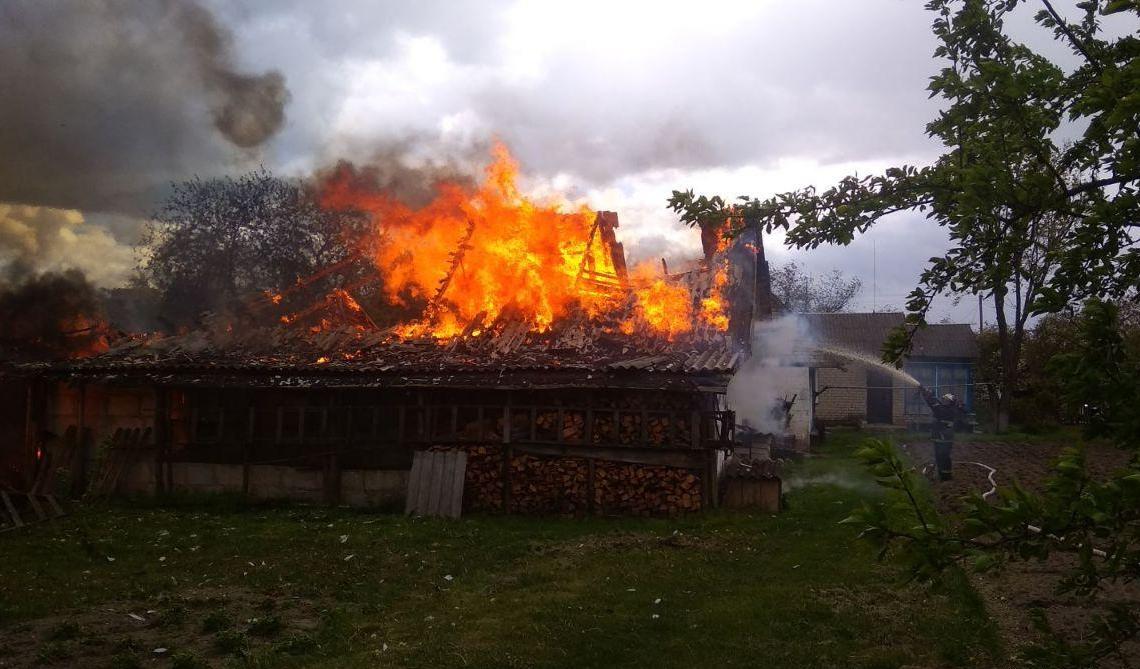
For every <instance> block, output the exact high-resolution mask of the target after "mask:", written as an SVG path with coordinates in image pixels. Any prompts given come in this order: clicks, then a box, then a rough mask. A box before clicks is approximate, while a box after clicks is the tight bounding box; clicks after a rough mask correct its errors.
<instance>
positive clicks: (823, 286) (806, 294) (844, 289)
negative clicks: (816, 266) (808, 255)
mask: <svg viewBox="0 0 1140 669" xmlns="http://www.w3.org/2000/svg"><path fill="white" fill-rule="evenodd" d="M862 288H863V282H862V280H860V279H859V278H858V277H852V278H850V279H848V278H847V277H845V276H844V275H843V273H842V272H840V271H839V270H832V271H831V272H830V273H828V274H824V275H823V276H821V277H815V276H812V275H810V274H808V273H807V272H805V271H804V269H803V268H802V267H800V266H799V265H798V264H797V263H795V262H789V263H788V264H787V265H784V266H782V267H779V268H777V269H776V270H774V271H773V272H772V292H774V293H775V294H776V297H777V298H778V299H779V300H780V301H781V302H782V303H783V305H784V308H785V309H787V310H788V311H792V312H797V313H831V312H836V311H843V310H844V309H846V308H847V305H848V304H850V303H851V300H853V299H854V298H855V296H856V295H858V294H859V291H860V290H862Z"/></svg>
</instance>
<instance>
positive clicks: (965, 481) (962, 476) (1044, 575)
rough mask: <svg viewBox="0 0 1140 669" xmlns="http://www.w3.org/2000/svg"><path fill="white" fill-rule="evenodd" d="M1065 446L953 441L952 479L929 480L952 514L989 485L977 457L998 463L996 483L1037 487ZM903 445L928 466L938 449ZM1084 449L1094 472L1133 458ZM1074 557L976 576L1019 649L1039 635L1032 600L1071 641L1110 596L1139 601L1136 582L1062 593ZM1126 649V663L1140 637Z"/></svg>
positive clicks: (1139, 651)
mask: <svg viewBox="0 0 1140 669" xmlns="http://www.w3.org/2000/svg"><path fill="white" fill-rule="evenodd" d="M1063 448H1064V447H1063V445H1061V444H1047V443H969V442H967V443H956V444H955V445H954V451H953V453H954V478H953V480H951V481H932V483H931V489H932V491H933V493H934V498H935V503H936V504H937V506H938V507H939V509H940V510H942V511H943V512H948V513H955V512H958V511H960V510H961V509H962V499H963V498H964V497H966V496H967V495H968V494H970V493H972V492H979V493H984V492H986V491H988V490H990V489H991V487H992V484H991V483H990V480H989V474H990V472H989V470H987V469H986V468H984V467H982V466H979V465H978V464H974V463H981V464H984V465H988V466H990V467H992V468H994V469H995V470H997V471H996V472H995V473H994V474H993V480H994V482H995V483H996V484H997V486H998V488H999V489H1000V488H1001V487H1003V486H1009V485H1010V484H1011V483H1012V482H1013V481H1017V482H1018V483H1020V484H1021V485H1022V486H1024V487H1026V488H1028V489H1031V490H1040V489H1041V487H1042V486H1043V484H1044V482H1045V480H1046V479H1047V478H1048V476H1049V471H1050V466H1051V464H1052V463H1053V462H1055V461H1056V459H1057V458H1058V457H1059V456H1060V454H1061V451H1062V449H1063ZM903 450H904V452H906V453H908V454H909V455H910V457H911V458H912V460H913V461H914V462H915V464H916V466H918V467H919V468H920V469H921V468H924V467H926V466H927V465H930V467H931V468H932V467H933V465H932V464H931V463H933V461H934V452H933V447H932V445H931V444H930V443H928V442H926V443H913V444H907V445H905V446H904V447H903ZM1086 452H1087V460H1088V467H1089V471H1090V473H1091V474H1092V475H1093V476H1094V477H1095V478H1103V477H1106V476H1108V475H1109V474H1111V473H1112V472H1114V471H1116V470H1118V469H1120V468H1121V467H1123V466H1125V465H1126V464H1127V462H1128V454H1127V453H1126V452H1124V451H1121V450H1118V449H1115V448H1111V447H1109V446H1104V445H1091V446H1089V447H1088V449H1087V451H1086ZM931 478H933V477H931ZM1073 563H1074V561H1073V559H1072V558H1071V557H1069V556H1067V555H1053V556H1050V558H1049V559H1048V560H1045V561H1030V562H1013V563H1010V564H1009V565H1008V566H1007V567H1006V568H1005V569H1003V570H1001V571H1000V572H997V573H993V574H982V575H974V576H973V577H972V578H973V579H974V584H975V587H976V588H977V590H978V591H979V593H980V594H981V595H982V597H983V599H985V600H986V606H987V608H988V609H989V612H990V615H991V616H993V618H994V619H995V621H996V622H997V623H998V625H999V626H1000V627H1001V630H1002V635H1003V637H1004V638H1005V640H1006V642H1007V645H1008V647H1009V648H1011V649H1016V648H1017V647H1019V646H1021V645H1024V644H1025V643H1027V642H1028V641H1029V640H1032V639H1037V638H1038V633H1037V631H1036V630H1035V629H1034V628H1033V626H1032V625H1031V624H1030V621H1029V618H1028V616H1027V615H1026V612H1027V611H1028V610H1029V608H1030V607H1040V608H1041V609H1043V610H1044V611H1045V615H1046V617H1047V618H1048V620H1049V622H1050V623H1051V624H1052V625H1053V627H1054V629H1056V630H1057V631H1058V632H1059V633H1061V634H1062V635H1064V637H1065V638H1067V639H1072V640H1075V639H1079V638H1080V636H1081V634H1082V633H1083V631H1084V630H1085V629H1086V627H1087V625H1088V624H1089V623H1090V622H1091V621H1092V620H1093V618H1094V617H1095V616H1096V615H1098V614H1101V613H1103V611H1104V609H1103V606H1104V605H1105V604H1107V603H1109V602H1124V603H1127V604H1130V605H1133V606H1138V607H1140V588H1137V587H1136V586H1135V585H1133V586H1129V587H1124V586H1122V585H1119V584H1116V585H1111V584H1110V585H1106V586H1105V588H1104V590H1103V592H1102V593H1101V594H1100V595H1099V596H1098V597H1097V598H1096V599H1095V600H1091V601H1090V600H1089V599H1087V598H1083V597H1077V596H1073V595H1059V594H1057V593H1056V591H1055V587H1056V585H1057V583H1058V581H1059V579H1060V576H1061V574H1062V573H1063V572H1064V571H1065V570H1066V569H1068V568H1069V567H1070V566H1071V565H1072V564H1073ZM1126 650H1127V656H1128V661H1129V662H1132V663H1136V662H1137V661H1138V660H1140V644H1133V645H1131V646H1130V647H1129V648H1127V649H1126ZM1105 666H1116V665H1105ZM1123 666H1129V665H1127V664H1125V665H1123Z"/></svg>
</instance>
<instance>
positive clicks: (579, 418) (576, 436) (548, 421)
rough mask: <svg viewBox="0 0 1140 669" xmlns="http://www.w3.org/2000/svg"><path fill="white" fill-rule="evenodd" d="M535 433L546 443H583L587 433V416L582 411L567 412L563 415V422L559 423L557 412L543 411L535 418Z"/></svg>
mask: <svg viewBox="0 0 1140 669" xmlns="http://www.w3.org/2000/svg"><path fill="white" fill-rule="evenodd" d="M534 425H535V432H536V434H537V436H538V438H539V439H542V440H544V441H557V440H558V437H559V436H561V438H562V441H567V442H577V441H582V437H583V435H585V433H586V415H585V414H584V413H582V412H580V411H566V412H563V413H562V422H561V423H559V421H558V412H557V411H543V412H542V413H539V414H538V415H537V416H535V418H534Z"/></svg>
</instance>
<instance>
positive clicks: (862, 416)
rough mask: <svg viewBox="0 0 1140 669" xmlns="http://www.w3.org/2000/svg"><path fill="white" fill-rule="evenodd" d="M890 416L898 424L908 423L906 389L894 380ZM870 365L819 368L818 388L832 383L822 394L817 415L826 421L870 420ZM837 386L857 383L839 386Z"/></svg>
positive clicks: (830, 422) (856, 421)
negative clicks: (868, 400)
mask: <svg viewBox="0 0 1140 669" xmlns="http://www.w3.org/2000/svg"><path fill="white" fill-rule="evenodd" d="M891 383H892V385H893V387H894V390H893V392H892V393H891V403H892V408H891V419H892V423H893V424H895V425H906V416H905V415H904V413H905V408H906V398H905V393H904V390H905V388H904V387H903V386H902V385H901V384H899V383H898V382H896V381H893V380H892V381H891ZM867 385H868V383H867V367H866V366H865V365H859V364H856V363H850V364H848V365H847V368H846V369H837V368H832V367H825V368H820V369H818V370H816V390H820V389H822V388H824V387H826V386H832V387H831V388H830V389H829V390H828V391H827V392H825V393H823V394H822V395H820V396H819V403H818V404H817V406H816V415H817V416H818V417H819V418H820V419H821V420H823V421H824V422H825V423H827V424H846V423H859V424H862V423H865V422H866V420H867V391H866V390H864V389H863V388H864V387H866V386H867ZM835 386H858V387H857V388H838V387H835Z"/></svg>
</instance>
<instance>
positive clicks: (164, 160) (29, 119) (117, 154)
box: [0, 0, 289, 213]
mask: <svg viewBox="0 0 1140 669" xmlns="http://www.w3.org/2000/svg"><path fill="white" fill-rule="evenodd" d="M0 64H2V65H0V90H2V91H3V92H4V93H3V95H0V118H3V119H4V121H3V124H2V126H0V201H9V202H20V203H26V204H35V205H46V206H52V207H62V208H78V209H84V210H100V211H105V210H113V211H120V212H130V213H141V212H146V211H147V210H148V209H149V208H151V207H153V206H154V203H155V202H156V200H157V199H158V198H159V196H160V194H161V193H162V192H163V190H164V188H165V186H166V184H167V182H169V181H170V180H172V179H181V178H186V177H189V176H191V175H192V174H193V173H194V172H199V171H200V172H208V173H214V172H217V171H219V170H223V169H225V168H227V167H230V166H232V165H233V164H234V162H235V161H238V162H240V161H242V160H248V159H249V158H251V157H252V156H251V155H250V154H249V153H248V152H249V150H250V149H252V148H254V147H257V146H259V145H261V144H262V143H264V142H265V141H266V140H267V139H268V138H269V137H271V136H272V135H273V134H274V133H276V132H277V130H278V129H279V128H280V127H281V125H282V124H283V123H284V109H285V105H286V103H287V102H288V100H289V92H288V90H287V89H286V87H285V80H284V76H283V75H282V74H280V73H279V72H277V71H267V72H263V73H250V72H246V71H243V70H242V69H241V68H239V67H238V65H237V63H236V61H235V48H234V44H233V38H232V35H231V33H230V32H228V31H227V30H226V29H225V28H223V27H222V26H221V25H220V24H219V23H218V22H217V21H216V20H215V18H214V16H213V15H212V14H211V13H210V12H209V11H207V10H206V9H204V8H203V7H201V6H200V5H198V4H196V3H194V2H192V1H191V0H155V1H150V2H116V1H113V0H74V1H71V2H38V1H36V0H15V1H14V2H7V3H5V4H4V5H3V6H0Z"/></svg>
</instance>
